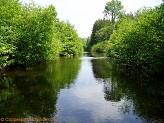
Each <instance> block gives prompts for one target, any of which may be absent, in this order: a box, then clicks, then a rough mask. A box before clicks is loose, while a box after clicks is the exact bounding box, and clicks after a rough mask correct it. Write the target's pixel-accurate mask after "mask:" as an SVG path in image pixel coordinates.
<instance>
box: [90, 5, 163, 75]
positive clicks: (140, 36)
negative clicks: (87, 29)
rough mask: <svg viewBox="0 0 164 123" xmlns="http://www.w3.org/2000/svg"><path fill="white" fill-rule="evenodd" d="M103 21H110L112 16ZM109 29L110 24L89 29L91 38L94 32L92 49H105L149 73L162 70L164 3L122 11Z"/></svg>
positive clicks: (118, 58) (118, 59)
mask: <svg viewBox="0 0 164 123" xmlns="http://www.w3.org/2000/svg"><path fill="white" fill-rule="evenodd" d="M108 4H109V3H108ZM106 7H107V5H106ZM110 15H112V14H110ZM111 18H112V17H111ZM106 21H109V23H112V22H111V20H106ZM95 24H96V23H95ZM95 24H94V25H93V31H94V30H95ZM112 29H113V25H112V24H111V25H108V26H107V25H106V26H103V28H101V29H99V30H96V32H95V33H93V32H92V35H91V41H92V37H93V35H94V43H92V44H94V45H93V46H92V47H91V51H92V52H100V53H106V54H107V56H109V57H112V58H113V59H115V61H116V62H117V63H121V64H124V65H128V66H134V67H136V66H137V67H139V68H142V69H146V70H147V71H148V72H150V73H157V74H159V73H162V71H163V70H164V65H163V63H164V30H163V29H164V4H163V3H162V4H161V5H160V6H157V7H155V8H154V9H153V8H143V9H141V10H138V11H137V12H136V13H128V14H124V15H122V16H121V18H119V19H118V20H117V21H115V24H114V31H113V32H112ZM105 30H106V31H105ZM105 37H107V38H105ZM95 39H96V40H95ZM104 39H105V40H104Z"/></svg>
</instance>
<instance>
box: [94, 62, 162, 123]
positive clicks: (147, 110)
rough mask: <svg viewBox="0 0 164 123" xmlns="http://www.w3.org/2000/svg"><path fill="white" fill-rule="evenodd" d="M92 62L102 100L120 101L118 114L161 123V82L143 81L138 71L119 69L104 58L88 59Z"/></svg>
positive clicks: (145, 79)
mask: <svg viewBox="0 0 164 123" xmlns="http://www.w3.org/2000/svg"><path fill="white" fill-rule="evenodd" d="M92 63H93V65H92V66H93V71H94V76H95V78H96V79H97V80H101V82H103V83H104V98H105V99H106V100H107V101H112V102H119V101H121V100H122V99H123V100H124V103H123V104H122V106H121V110H120V111H121V112H123V113H124V114H126V113H129V112H131V111H133V112H132V113H133V114H135V115H137V116H138V117H139V118H140V119H143V120H144V121H145V122H164V115H163V114H164V84H163V81H162V80H158V78H145V77H143V76H142V74H140V73H139V72H138V71H135V70H133V71H131V70H127V69H123V68H121V67H119V66H115V65H113V64H112V63H110V62H109V61H108V60H106V59H101V60H92ZM101 71H103V72H101ZM108 77H109V78H110V79H108Z"/></svg>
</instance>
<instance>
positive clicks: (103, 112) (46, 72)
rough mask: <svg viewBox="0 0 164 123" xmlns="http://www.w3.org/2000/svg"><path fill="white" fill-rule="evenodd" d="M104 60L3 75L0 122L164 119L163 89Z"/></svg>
mask: <svg viewBox="0 0 164 123" xmlns="http://www.w3.org/2000/svg"><path fill="white" fill-rule="evenodd" d="M136 73H138V72H135V71H133V72H130V71H128V70H124V69H121V68H119V67H118V66H116V65H114V64H112V63H111V62H110V61H109V60H107V59H106V58H104V57H91V56H90V55H89V54H85V55H84V56H83V57H81V58H79V59H78V58H75V59H60V60H57V61H54V62H51V63H42V64H40V65H38V66H36V67H32V68H27V69H24V70H21V69H18V70H16V71H13V72H5V73H1V74H0V75H1V76H0V118H1V117H11V118H12V117H16V118H23V117H24V118H28V117H34V118H41V117H46V118H51V117H55V118H56V119H57V121H56V122H58V123H119V122H122V123H143V122H162V120H163V119H164V117H163V114H164V100H163V99H164V84H163V82H162V81H158V80H155V79H150V78H147V79H145V78H143V76H141V75H140V74H136Z"/></svg>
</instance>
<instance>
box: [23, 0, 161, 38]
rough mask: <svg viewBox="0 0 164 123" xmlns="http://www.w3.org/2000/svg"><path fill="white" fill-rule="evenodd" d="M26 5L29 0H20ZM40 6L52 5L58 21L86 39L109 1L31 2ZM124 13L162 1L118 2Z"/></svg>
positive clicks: (60, 0)
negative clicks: (68, 23)
mask: <svg viewBox="0 0 164 123" xmlns="http://www.w3.org/2000/svg"><path fill="white" fill-rule="evenodd" d="M21 1H23V2H25V3H28V2H29V1H30V0H21ZM33 1H34V2H35V3H36V4H38V5H41V6H44V7H46V6H48V5H50V4H53V5H54V6H55V8H56V11H57V13H58V15H57V17H58V18H59V19H60V20H64V21H66V20H68V21H69V22H70V23H71V24H72V25H74V26H75V29H76V30H77V33H78V34H79V36H80V37H82V38H87V37H88V36H90V34H91V32H92V27H93V24H94V22H95V21H96V20H97V19H103V13H102V12H103V10H104V7H105V4H106V3H107V2H109V1H111V0H33ZM120 1H121V2H122V5H123V6H124V9H125V11H126V12H135V11H136V10H138V9H140V8H142V7H144V6H146V7H154V6H157V5H160V4H161V3H162V0H120Z"/></svg>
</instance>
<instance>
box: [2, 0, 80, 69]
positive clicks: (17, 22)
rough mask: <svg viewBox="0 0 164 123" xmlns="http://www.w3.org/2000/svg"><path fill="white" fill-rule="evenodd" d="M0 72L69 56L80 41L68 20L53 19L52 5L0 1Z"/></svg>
mask: <svg viewBox="0 0 164 123" xmlns="http://www.w3.org/2000/svg"><path fill="white" fill-rule="evenodd" d="M0 25H1V28H0V70H3V69H4V68H11V67H13V66H29V65H34V64H36V63H38V62H42V61H52V60H55V59H57V58H59V57H60V56H64V57H73V56H76V55H78V54H80V53H81V52H82V51H83V45H82V40H81V38H80V37H79V36H78V34H77V32H76V30H75V29H74V26H73V25H71V24H70V23H69V21H66V22H65V21H60V20H59V19H58V18H57V12H56V10H55V6H53V5H49V6H47V7H41V6H37V5H36V4H35V3H33V2H31V3H29V4H23V3H21V2H20V1H18V0H0Z"/></svg>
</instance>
